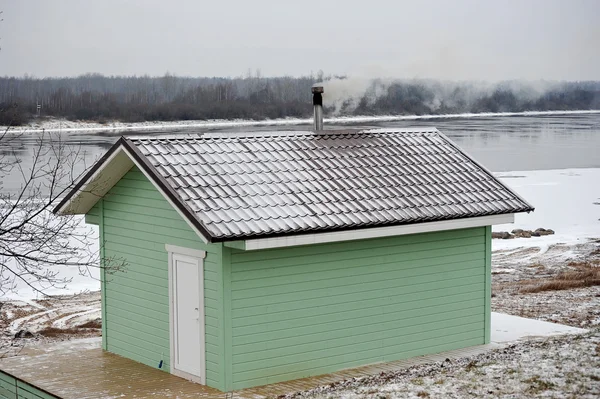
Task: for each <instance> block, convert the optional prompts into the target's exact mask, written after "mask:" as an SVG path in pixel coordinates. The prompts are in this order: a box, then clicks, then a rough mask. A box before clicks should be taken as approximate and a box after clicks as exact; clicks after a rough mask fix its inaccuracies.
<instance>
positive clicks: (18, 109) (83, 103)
mask: <svg viewBox="0 0 600 399" xmlns="http://www.w3.org/2000/svg"><path fill="white" fill-rule="evenodd" d="M319 81H324V84H325V87H326V96H327V84H328V82H329V81H336V83H337V84H336V86H339V85H340V82H341V84H342V85H343V84H345V83H347V85H349V86H350V85H352V79H348V78H346V77H343V76H341V77H340V76H326V77H324V76H323V74H322V73H319V74H317V75H309V76H302V77H262V76H261V75H260V73H255V74H252V73H248V75H247V76H244V77H235V78H219V77H212V78H211V77H199V78H192V77H179V76H174V75H171V74H165V75H164V76H161V77H150V76H103V75H100V74H86V75H82V76H78V77H70V78H44V79H38V78H35V77H29V76H24V77H0V125H8V124H11V125H20V124H25V123H28V122H29V121H31V120H32V119H33V118H35V117H36V116H37V115H38V113H39V115H40V116H52V117H61V118H66V119H69V120H90V121H98V122H101V123H102V122H107V121H110V120H120V121H124V122H140V121H173V120H206V119H238V118H239V119H254V120H261V119H274V118H284V117H308V116H310V115H311V113H312V108H311V96H310V87H311V86H312V85H313V84H314V83H316V82H319ZM538 86H539V85H538ZM543 86H544V87H543V88H541V89H540V88H536V87H534V86H531V85H529V86H528V85H527V84H522V83H518V82H503V83H498V84H495V85H481V84H476V83H471V82H450V83H449V82H439V81H432V80H396V81H389V80H388V81H383V80H381V79H373V80H371V81H370V83H369V85H367V87H366V88H365V89H364V90H362V91H361V92H359V93H354V94H353V95H349V96H348V98H345V99H344V98H341V99H339V98H338V99H337V100H336V102H335V103H330V104H325V112H326V114H327V113H334V112H335V113H339V114H342V115H383V114H385V115H389V114H394V115H402V114H411V115H412V114H414V115H423V114H445V113H464V112H473V113H479V112H519V111H547V110H576V109H599V108H600V82H565V83H553V84H545V85H543ZM38 107H39V110H38Z"/></svg>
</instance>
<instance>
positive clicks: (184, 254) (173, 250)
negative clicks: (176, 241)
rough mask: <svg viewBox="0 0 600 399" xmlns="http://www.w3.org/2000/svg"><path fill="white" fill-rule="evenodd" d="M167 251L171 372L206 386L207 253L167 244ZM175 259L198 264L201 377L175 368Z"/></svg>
mask: <svg viewBox="0 0 600 399" xmlns="http://www.w3.org/2000/svg"><path fill="white" fill-rule="evenodd" d="M165 249H166V250H167V253H168V258H169V343H170V344H169V345H170V347H169V349H170V350H169V352H170V353H169V364H170V372H171V374H173V375H176V376H178V377H182V378H185V379H188V380H191V381H194V382H197V383H199V384H203V385H206V334H205V330H206V329H205V315H204V313H205V312H204V258H205V257H206V251H201V250H198V249H192V248H184V247H178V246H176V245H170V244H166V245H165ZM174 257H180V258H188V259H190V261H191V262H197V263H198V312H199V319H200V323H199V334H198V335H199V337H198V345H200V375H199V376H198V375H193V374H190V373H187V372H185V371H182V370H178V369H176V368H175V353H176V351H175V349H176V345H177V342H176V339H177V334H176V333H177V326H176V323H175V320H174V319H175V295H174V294H175V271H174V266H175V265H174V261H173V259H174Z"/></svg>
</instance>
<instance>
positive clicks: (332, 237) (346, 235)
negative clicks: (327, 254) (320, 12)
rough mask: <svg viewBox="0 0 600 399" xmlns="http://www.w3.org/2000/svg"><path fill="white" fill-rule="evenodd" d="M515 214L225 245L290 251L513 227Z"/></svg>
mask: <svg viewBox="0 0 600 399" xmlns="http://www.w3.org/2000/svg"><path fill="white" fill-rule="evenodd" d="M514 221H515V214H514V213H507V214H503V215H491V216H480V217H472V218H465V219H454V220H442V221H437V222H426V223H416V224H408V225H400V226H387V227H372V228H367V229H357V230H348V231H338V232H330V233H317V234H300V235H290V236H284V237H274V238H258V239H248V240H238V241H228V242H225V243H224V245H225V246H227V247H231V248H236V249H241V250H244V251H253V250H259V249H269V248H282V247H293V246H299V245H311V244H325V243H331V242H338V241H351V240H364V239H369V238H381V237H390V236H399V235H408V234H417V233H428V232H434V231H443V230H455V229H467V228H471V227H482V226H491V225H494V224H504V223H514Z"/></svg>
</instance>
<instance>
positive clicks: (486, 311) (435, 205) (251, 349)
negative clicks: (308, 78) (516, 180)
mask: <svg viewBox="0 0 600 399" xmlns="http://www.w3.org/2000/svg"><path fill="white" fill-rule="evenodd" d="M531 210H533V208H532V207H531V205H529V204H528V203H527V202H526V201H524V200H523V199H522V198H520V197H519V196H518V195H517V194H516V193H515V192H513V191H512V190H511V189H509V188H508V187H507V186H505V185H504V184H503V183H501V182H500V181H499V180H498V179H496V178H495V177H494V176H493V175H492V174H491V173H490V172H489V171H487V170H486V169H485V168H484V167H482V166H481V165H480V164H478V163H477V162H476V161H474V160H473V159H472V158H471V157H469V156H468V155H467V154H465V153H464V152H463V151H461V150H460V149H459V148H458V147H457V146H456V145H455V144H453V143H452V142H451V141H450V140H449V139H448V138H447V137H445V136H444V135H443V134H442V133H440V132H439V131H437V130H436V129H417V130H415V129H406V130H404V129H403V130H362V131H343V132H334V131H321V132H317V133H315V132H261V133H247V134H239V133H232V134H199V135H187V136H178V137H177V136H171V137H165V138H135V137H131V138H125V137H123V138H121V139H120V140H119V141H118V142H117V143H116V144H115V145H114V146H113V147H112V148H111V149H110V150H109V151H108V152H107V154H106V155H105V156H104V157H103V158H102V159H101V160H99V161H98V162H97V164H96V165H95V166H94V167H93V168H92V169H91V170H90V171H89V173H87V175H86V176H85V177H84V178H83V179H82V180H81V181H80V182H79V183H78V184H77V185H76V186H75V188H74V189H73V190H72V191H71V192H70V193H69V194H68V195H67V196H66V197H65V198H64V199H63V201H62V202H61V203H60V204H59V205H58V206H57V207H56V209H55V212H56V213H58V214H85V218H86V222H87V223H91V224H96V225H98V226H99V231H100V244H101V245H100V248H101V249H100V251H101V257H102V258H103V259H113V258H117V259H124V260H125V262H126V264H127V265H126V267H125V268H124V269H123V270H121V271H118V272H114V273H110V274H109V273H106V272H105V271H103V272H102V316H103V342H102V344H103V348H104V350H106V351H109V352H112V353H115V354H118V355H120V356H124V357H127V358H130V359H133V360H135V361H138V362H141V363H144V364H146V365H148V366H151V367H155V368H161V369H162V370H164V371H165V372H170V373H173V374H176V375H178V376H181V377H184V378H188V379H190V380H193V381H196V382H198V383H200V384H205V385H208V386H211V387H214V388H217V389H219V390H222V391H231V390H236V389H241V388H246V387H252V386H258V385H264V384H270V383H275V382H280V381H286V380H292V379H297V378H302V377H307V376H313V375H319V374H325V373H331V372H334V371H338V370H341V369H345V368H350V367H356V366H361V365H366V364H371V363H377V362H385V361H393V360H398V359H402V358H409V357H413V356H418V355H424V354H429V353H435V352H441V351H446V350H453V349H458V348H463V347H468V346H474V345H479V344H484V343H488V342H489V340H490V279H491V273H490V257H491V253H490V248H491V225H492V224H499V223H507V222H511V221H513V218H514V214H515V213H517V212H529V211H531Z"/></svg>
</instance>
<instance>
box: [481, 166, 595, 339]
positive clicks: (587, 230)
mask: <svg viewBox="0 0 600 399" xmlns="http://www.w3.org/2000/svg"><path fill="white" fill-rule="evenodd" d="M497 176H499V177H500V178H501V179H502V180H503V181H504V182H505V183H507V184H508V185H509V186H511V187H512V188H513V189H514V190H515V191H516V192H517V193H519V194H520V195H521V196H522V197H524V198H525V199H526V200H527V201H529V202H530V203H531V204H533V205H534V206H535V208H536V210H535V212H532V213H530V214H518V215H516V217H515V224H514V225H499V226H494V227H493V231H511V230H512V229H515V228H521V229H528V230H535V229H536V228H539V227H543V228H550V229H553V230H554V231H555V232H556V233H555V234H554V235H548V236H543V237H531V238H514V239H507V240H502V239H494V240H492V249H493V256H492V309H493V310H494V311H498V312H504V313H510V314H513V315H518V316H523V317H531V318H536V319H540V320H546V321H551V322H556V323H562V324H567V325H571V326H575V327H586V328H587V327H591V326H600V285H599V284H598V283H593V282H590V283H589V284H582V286H581V287H574V288H570V289H559V290H554V289H553V290H543V291H539V292H528V291H536V290H535V287H536V286H539V285H540V284H544V283H548V282H552V281H556V279H557V278H558V279H560V275H561V273H563V274H564V273H569V272H570V273H571V274H572V275H573V273H580V274H581V273H583V272H585V273H588V274H592V273H593V272H594V271H596V275H597V276H598V275H600V271H599V269H600V169H567V170H543V171H529V172H510V173H498V174H497ZM597 278H598V277H596V281H597ZM593 279H594V277H593V274H592V275H591V276H589V277H588V280H589V281H591V280H593ZM570 283H571V282H570V281H562V282H559V283H558V284H555V285H561V284H562V285H565V284H570Z"/></svg>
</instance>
